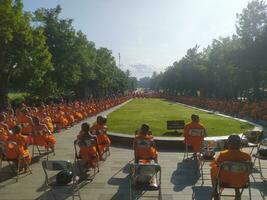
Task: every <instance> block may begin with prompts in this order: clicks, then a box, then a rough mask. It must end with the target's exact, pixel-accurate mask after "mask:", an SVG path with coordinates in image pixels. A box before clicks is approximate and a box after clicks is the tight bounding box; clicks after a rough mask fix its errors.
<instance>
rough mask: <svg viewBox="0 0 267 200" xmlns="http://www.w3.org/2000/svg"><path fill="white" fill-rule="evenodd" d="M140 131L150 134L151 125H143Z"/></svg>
mask: <svg viewBox="0 0 267 200" xmlns="http://www.w3.org/2000/svg"><path fill="white" fill-rule="evenodd" d="M140 131H141V132H142V133H148V132H149V125H148V124H142V126H141V128H140Z"/></svg>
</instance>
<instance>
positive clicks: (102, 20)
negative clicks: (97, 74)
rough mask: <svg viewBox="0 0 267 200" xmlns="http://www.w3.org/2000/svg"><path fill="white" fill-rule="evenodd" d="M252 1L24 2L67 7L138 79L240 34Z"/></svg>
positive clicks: (30, 7) (29, 6) (76, 23)
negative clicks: (239, 17) (240, 20)
mask: <svg viewBox="0 0 267 200" xmlns="http://www.w3.org/2000/svg"><path fill="white" fill-rule="evenodd" d="M248 2H249V0H24V9H25V10H27V11H29V10H30V11H34V10H36V9H37V8H40V7H46V8H52V7H55V6H56V5H57V4H60V5H61V7H62V9H63V10H62V14H61V17H63V18H71V19H74V22H73V25H74V27H75V28H76V29H77V30H82V32H84V33H85V34H86V35H87V37H88V39H89V40H91V41H94V42H95V44H96V47H107V48H108V49H111V50H112V52H113V55H114V56H115V58H116V60H117V62H118V53H119V52H120V54H121V66H120V67H121V68H122V69H123V70H126V69H129V70H130V71H131V74H132V75H133V76H137V77H138V78H140V77H143V76H148V75H151V74H152V72H153V71H157V72H159V71H164V69H165V68H166V67H168V66H170V65H172V63H173V62H175V61H177V60H179V59H181V58H182V57H183V56H184V55H185V53H186V51H187V49H189V48H191V47H193V46H195V45H196V44H198V45H200V48H204V47H206V46H208V45H209V44H210V43H211V42H212V39H216V38H218V37H219V36H231V35H232V34H233V33H235V22H236V13H240V12H241V11H242V9H243V8H244V7H246V5H247V3H248Z"/></svg>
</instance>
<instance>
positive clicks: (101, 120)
mask: <svg viewBox="0 0 267 200" xmlns="http://www.w3.org/2000/svg"><path fill="white" fill-rule="evenodd" d="M103 121H104V120H103V117H102V116H101V115H99V116H97V118H96V123H97V124H103Z"/></svg>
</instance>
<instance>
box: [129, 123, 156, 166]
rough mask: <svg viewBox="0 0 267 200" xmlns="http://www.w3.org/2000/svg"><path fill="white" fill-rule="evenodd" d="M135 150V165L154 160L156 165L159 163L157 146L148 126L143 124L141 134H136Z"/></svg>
mask: <svg viewBox="0 0 267 200" xmlns="http://www.w3.org/2000/svg"><path fill="white" fill-rule="evenodd" d="M133 149H134V157H135V163H139V161H141V160H144V161H150V160H154V161H155V163H158V152H157V149H156V144H155V142H154V138H153V136H152V132H151V131H150V129H149V126H148V125H147V124H142V126H141V128H140V130H139V132H137V133H136V136H135V138H134V140H133Z"/></svg>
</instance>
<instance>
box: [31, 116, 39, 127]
mask: <svg viewBox="0 0 267 200" xmlns="http://www.w3.org/2000/svg"><path fill="white" fill-rule="evenodd" d="M32 122H33V123H34V125H38V124H40V120H39V118H38V117H32Z"/></svg>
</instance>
